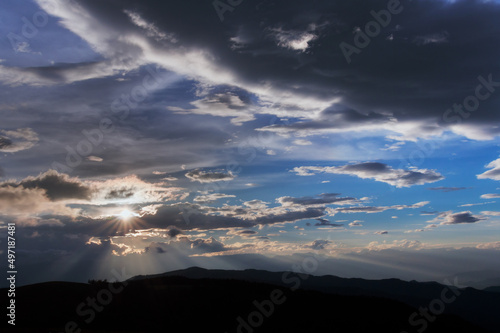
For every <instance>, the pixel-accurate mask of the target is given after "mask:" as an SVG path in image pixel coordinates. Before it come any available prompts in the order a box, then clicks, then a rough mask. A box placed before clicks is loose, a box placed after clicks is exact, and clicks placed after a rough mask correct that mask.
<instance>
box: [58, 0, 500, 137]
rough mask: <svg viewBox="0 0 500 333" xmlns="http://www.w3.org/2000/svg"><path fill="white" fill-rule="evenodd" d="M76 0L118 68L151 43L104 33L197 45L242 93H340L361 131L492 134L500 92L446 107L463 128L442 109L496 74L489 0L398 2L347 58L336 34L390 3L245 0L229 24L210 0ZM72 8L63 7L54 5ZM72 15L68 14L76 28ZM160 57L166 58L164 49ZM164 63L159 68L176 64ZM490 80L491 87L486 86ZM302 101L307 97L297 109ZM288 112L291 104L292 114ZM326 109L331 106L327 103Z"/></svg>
mask: <svg viewBox="0 0 500 333" xmlns="http://www.w3.org/2000/svg"><path fill="white" fill-rule="evenodd" d="M77 3H78V4H79V5H80V6H81V8H83V9H84V10H85V11H88V13H89V14H90V15H89V16H88V17H87V16H85V18H86V19H88V20H89V26H93V28H94V29H96V30H98V31H99V32H101V33H102V36H101V35H100V34H99V32H98V33H96V34H90V33H87V31H84V30H83V29H82V28H81V27H78V29H74V31H76V33H80V35H81V37H82V38H87V39H88V40H89V42H91V43H94V44H95V46H96V48H97V49H98V50H101V51H102V52H101V53H102V54H103V56H104V57H107V58H109V59H108V60H109V61H111V60H112V61H111V62H112V63H113V64H116V63H118V64H119V65H120V66H121V68H126V69H130V68H131V67H134V66H135V67H136V66H138V65H140V64H142V63H145V62H147V61H149V60H147V59H148V57H151V54H149V53H148V52H153V51H151V49H146V48H145V47H144V46H143V45H142V44H139V43H134V42H129V43H127V42H126V40H127V38H123V40H122V41H116V42H114V44H113V43H111V42H110V41H111V40H116V39H113V38H107V39H106V36H107V37H111V36H118V35H120V34H121V35H123V36H132V35H134V34H135V35H137V34H138V33H142V36H144V38H145V40H146V41H147V42H146V43H147V44H149V46H151V48H153V49H154V50H155V52H156V50H158V52H160V51H162V52H163V51H165V52H167V53H168V54H169V56H171V55H172V54H174V51H173V50H175V52H178V53H180V54H181V57H182V53H183V52H185V54H189V52H191V51H193V50H196V51H200V50H203V52H205V53H204V54H207V55H210V56H209V57H208V58H209V59H210V61H211V66H213V68H207V66H206V64H205V66H200V69H201V70H200V71H198V74H196V75H198V76H199V78H200V79H201V80H208V81H210V80H220V79H219V78H220V77H222V76H218V77H217V78H215V77H213V76H212V77H210V75H208V74H207V73H208V72H207V73H202V72H203V71H204V70H205V69H207V70H208V69H210V70H211V71H212V72H218V70H220V71H223V72H226V71H227V72H229V73H231V75H228V76H227V78H228V79H227V80H226V81H227V82H224V83H225V84H228V85H238V86H241V87H242V88H243V89H246V90H249V91H251V90H255V92H257V91H258V89H254V88H255V87H257V86H258V85H259V84H261V83H262V82H266V83H268V84H269V86H270V87H272V88H273V89H275V90H276V91H278V90H279V91H286V92H288V93H293V94H296V96H310V97H312V98H313V99H316V100H318V101H319V100H321V101H332V100H333V99H335V98H341V100H342V101H341V103H342V106H341V107H340V108H339V109H332V113H333V114H332V119H335V117H338V118H339V119H340V123H343V124H344V125H346V124H348V125H349V127H351V130H356V126H355V125H356V124H357V125H360V126H358V129H359V128H360V127H361V128H362V127H363V126H364V125H369V126H371V127H372V128H373V129H375V128H376V125H377V124H378V125H384V126H385V129H386V130H391V128H390V127H392V130H394V131H395V132H397V133H398V134H399V135H403V136H409V137H415V136H422V135H424V136H425V135H430V134H436V133H437V134H439V133H441V130H442V129H440V126H441V127H443V128H445V127H446V128H448V129H452V130H457V131H460V132H461V133H462V134H465V135H469V136H475V137H476V138H478V137H481V136H482V137H491V135H493V134H496V133H498V130H497V129H495V128H493V127H492V126H483V127H481V126H480V125H488V124H491V123H492V121H493V120H494V119H497V114H496V113H495V112H490V111H491V110H495V109H496V106H497V105H498V101H499V98H500V95H499V94H494V93H493V91H491V96H490V97H489V99H488V100H486V101H481V107H480V109H479V110H478V111H475V112H474V113H473V116H470V117H469V115H468V116H467V117H466V118H467V123H466V122H465V119H466V118H465V116H461V115H458V114H455V113H456V112H455V113H453V115H454V116H458V118H459V120H460V121H462V120H464V123H463V124H462V125H464V126H465V127H463V128H458V127H457V128H450V127H449V125H451V124H452V123H450V122H446V121H443V119H442V116H443V113H444V112H445V110H447V109H448V108H451V107H452V105H453V104H454V103H461V102H462V101H463V100H464V98H465V97H467V96H468V95H471V94H474V89H475V88H476V86H477V84H478V82H477V77H478V76H480V75H482V76H483V78H486V79H487V78H488V75H489V74H492V75H493V77H492V81H493V82H497V81H496V80H500V76H498V75H497V73H499V69H500V65H499V64H498V62H497V61H496V59H498V57H499V55H500V47H499V46H498V45H500V43H498V38H499V37H498V36H500V34H499V32H500V25H498V24H497V17H498V15H499V13H500V6H499V5H498V4H496V3H495V2H481V1H466V0H463V1H456V2H453V3H451V2H444V1H427V0H420V1H411V2H410V1H402V2H401V5H402V7H403V10H402V12H401V13H399V14H398V15H393V17H392V19H391V22H390V24H389V25H388V26H387V27H385V28H382V29H381V33H380V35H378V36H375V37H373V38H371V39H370V43H369V44H368V45H367V46H366V47H363V48H362V49H361V52H360V53H359V54H355V55H353V57H352V58H353V59H352V62H351V63H350V64H349V63H347V61H346V59H345V58H344V55H343V54H342V50H341V49H340V47H339V45H340V43H342V42H347V43H354V42H353V38H354V34H353V31H354V30H356V28H358V27H359V28H360V29H361V30H363V29H364V28H365V24H366V23H368V22H370V21H373V20H374V18H373V16H372V15H371V14H370V12H371V11H379V10H382V9H385V8H386V7H387V1H385V0H377V1H371V2H366V1H361V0H355V1H349V2H344V1H322V2H315V4H314V6H311V5H310V4H308V3H304V2H299V1H292V2H290V1H284V0H282V1H275V2H273V3H266V4H261V5H259V6H254V5H252V4H250V3H245V4H241V5H240V6H238V7H237V9H235V10H234V11H232V12H227V13H226V15H225V20H224V22H221V21H220V19H219V17H218V15H217V13H216V12H215V10H214V8H213V6H212V4H211V3H210V2H207V3H206V4H198V5H196V6H190V5H187V4H186V3H183V2H174V3H168V4H167V3H165V4H163V3H159V2H156V1H141V2H138V1H132V0H129V1H122V2H119V3H118V2H113V1H110V0H109V1H102V2H95V1H84V0H81V1H77ZM283 8H286V11H284V10H283ZM62 12H64V13H62ZM69 12H70V11H69V10H68V11H66V12H65V11H64V10H63V11H61V14H60V15H63V16H64V15H65V14H67V13H69ZM471 13H474V15H471ZM70 18H71V17H69V16H65V20H66V22H67V24H68V25H70V26H71V20H70ZM82 19H83V18H82ZM94 22H95V24H94V25H92V24H90V23H94ZM89 32H90V31H89ZM388 37H391V38H388ZM301 41H303V42H304V43H302V44H301ZM177 55H179V54H176V56H177ZM451 55H453V56H451ZM141 57H144V59H142V58H141ZM186 58H187V57H186ZM110 59H111V60H110ZM155 59H156V60H157V61H158V62H161V61H160V60H158V59H160V58H159V57H156V58H155ZM170 65H171V63H170ZM170 65H168V64H167V65H165V66H166V67H169V68H171V69H173V68H174V67H173V66H170ZM120 66H119V67H120ZM177 68H178V70H183V69H184V68H180V67H179V66H178V67H177ZM457 68H460V69H461V70H456V69H457ZM187 71H188V72H189V70H187ZM190 73H191V72H190ZM189 75H191V74H189ZM196 75H194V74H192V75H191V76H196ZM217 83H218V84H220V83H221V82H220V81H219V82H217ZM496 87H498V85H493V86H490V88H491V89H492V90H495V89H496ZM292 104H293V103H290V106H293V105H292ZM292 109H294V108H293V107H291V108H288V110H292ZM305 109H307V108H305V107H304V105H302V107H298V108H295V110H302V111H304V110H305ZM346 110H347V111H346ZM282 111H283V110H282ZM283 112H285V113H286V111H283ZM293 114H294V112H293V111H291V112H290V113H289V116H293ZM325 116H328V111H325V112H323V113H322V117H325ZM299 118H305V119H309V120H310V124H309V125H310V127H311V128H312V129H314V128H317V127H318V126H320V127H325V125H324V124H325V123H328V121H326V122H324V123H321V122H318V121H317V119H315V118H316V117H315V116H314V115H312V114H310V115H309V116H307V115H305V114H304V113H303V112H302V113H300V115H299ZM454 118H457V117H454ZM248 119H251V118H248ZM346 122H347V123H346ZM455 122H456V119H455V120H453V124H454V123H455ZM399 124H406V125H411V126H412V130H411V131H405V130H403V128H398V125H399ZM309 125H307V124H305V123H302V125H295V124H294V123H293V122H291V123H290V125H289V126H291V128H292V129H293V128H294V126H299V127H302V128H303V129H304V128H306V127H308V126H309ZM286 126H288V125H285V127H286ZM330 126H331V128H332V129H336V128H338V123H337V122H335V121H332V122H330ZM327 127H328V126H327ZM405 128H406V127H405ZM471 129H476V130H477V131H479V132H480V133H479V134H478V133H476V132H474V131H472V130H471ZM285 130H287V129H285Z"/></svg>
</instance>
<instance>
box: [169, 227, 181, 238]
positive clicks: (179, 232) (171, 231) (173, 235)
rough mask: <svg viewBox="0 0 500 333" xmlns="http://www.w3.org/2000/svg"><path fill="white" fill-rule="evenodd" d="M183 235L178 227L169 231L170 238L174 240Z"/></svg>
mask: <svg viewBox="0 0 500 333" xmlns="http://www.w3.org/2000/svg"><path fill="white" fill-rule="evenodd" d="M180 234H182V230H180V229H178V228H176V227H171V228H169V229H168V230H167V235H169V236H170V237H172V238H174V237H176V236H177V235H180Z"/></svg>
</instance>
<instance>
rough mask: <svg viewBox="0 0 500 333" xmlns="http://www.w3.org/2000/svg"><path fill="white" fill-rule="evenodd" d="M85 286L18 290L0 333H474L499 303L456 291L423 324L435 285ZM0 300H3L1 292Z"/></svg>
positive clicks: (260, 279) (206, 281)
mask: <svg viewBox="0 0 500 333" xmlns="http://www.w3.org/2000/svg"><path fill="white" fill-rule="evenodd" d="M90 282H91V283H89V284H82V283H70V282H49V283H41V284H35V285H29V286H24V287H20V288H18V289H17V290H16V326H15V327H13V326H11V325H8V324H7V323H6V320H4V322H3V323H2V324H1V326H2V329H1V331H2V332H21V333H31V332H37V333H42V332H54V333H56V332H57V333H59V332H75V333H77V332H78V333H87V332H93V333H94V332H95V333H96V332H109V333H113V332H123V333H125V332H128V333H138V332H158V331H173V332H178V331H183V332H198V331H204V332H221V333H224V332H227V333H231V332H237V333H254V332H255V333H259V332H325V331H329V332H368V331H380V332H387V333H391V332H397V333H401V332H407V333H413V332H418V331H419V330H420V329H424V327H425V329H424V331H425V332H426V333H432V332H441V333H442V332H464V333H465V332H468V333H469V332H474V333H476V332H478V333H481V332H498V327H500V325H499V320H498V319H497V318H496V317H495V315H498V309H499V308H498V307H499V304H500V302H499V301H500V294H499V293H494V292H487V291H479V290H475V289H472V288H465V289H455V290H454V291H455V292H457V293H459V295H458V296H457V297H456V299H455V300H454V301H453V302H451V303H449V304H446V308H445V309H444V311H443V313H442V314H439V315H435V316H434V315H432V312H431V313H429V312H428V311H427V315H428V317H426V316H425V315H421V313H422V312H421V309H420V308H429V306H430V304H431V303H432V302H433V300H436V299H439V298H440V297H442V296H441V294H442V291H443V290H447V291H448V294H447V297H451V296H452V295H454V292H453V290H452V289H449V287H446V286H444V285H440V284H438V283H434V282H433V283H419V282H405V281H401V280H397V279H388V280H379V281H373V280H363V279H344V278H339V277H335V276H321V277H319V276H311V275H305V274H302V275H299V274H297V273H292V272H268V271H259V270H243V271H231V270H229V271H227V270H205V269H202V268H197V267H193V268H189V269H186V270H180V271H173V272H167V273H164V274H158V275H151V276H136V277H133V278H131V279H129V280H127V281H123V282H116V283H108V282H106V281H90ZM297 284H298V285H297ZM446 288H448V289H446ZM0 294H1V295H2V297H4V298H7V289H2V290H0ZM4 302H5V301H4ZM415 302H416V303H418V304H413V303H415ZM434 303H435V304H437V303H436V302H434ZM4 304H5V303H4ZM435 304H434V305H435ZM488 307H489V309H488ZM464 311H469V312H468V313H466V314H465V315H464ZM482 311H483V312H482ZM410 318H413V319H412V320H410ZM426 318H429V319H426ZM422 332H423V331H422Z"/></svg>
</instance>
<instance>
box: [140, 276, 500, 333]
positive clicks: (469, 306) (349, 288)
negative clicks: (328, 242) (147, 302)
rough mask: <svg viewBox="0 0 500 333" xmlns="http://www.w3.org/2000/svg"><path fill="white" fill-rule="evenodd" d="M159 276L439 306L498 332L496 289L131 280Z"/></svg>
mask: <svg viewBox="0 0 500 333" xmlns="http://www.w3.org/2000/svg"><path fill="white" fill-rule="evenodd" d="M159 276H183V277H188V278H194V279H196V278H211V279H222V278H224V279H236V280H243V281H250V282H259V283H269V284H274V285H278V286H282V287H285V288H293V287H296V286H298V287H299V288H300V289H304V290H314V291H320V292H324V293H329V294H335V295H345V296H372V297H382V298H389V299H392V300H396V301H399V302H402V303H405V304H407V305H410V306H412V307H414V308H417V309H420V308H428V307H430V306H432V307H434V308H435V309H436V310H440V308H439V307H440V305H444V307H443V313H444V314H452V315H457V316H458V317H461V318H463V319H465V320H467V321H469V322H471V323H473V324H476V325H478V326H481V327H483V328H487V329H489V330H490V331H492V332H500V293H498V292H495V291H498V289H497V288H498V287H491V288H488V289H486V290H477V289H474V288H460V281H458V280H455V279H451V278H450V281H449V283H450V284H456V285H457V287H458V288H457V287H454V286H453V285H452V286H445V285H442V284H440V283H437V282H417V281H410V282H408V281H402V280H399V279H384V280H365V279H360V278H341V277H337V276H332V275H325V276H313V275H307V274H292V273H291V272H269V271H262V270H255V269H247V270H241V271H237V270H217V269H211V270H207V269H203V268H199V267H191V268H188V269H184V270H178V271H172V272H167V273H163V274H158V275H150V276H147V277H144V276H136V277H134V278H132V279H131V280H140V279H142V278H152V277H159ZM447 300H448V302H447ZM438 312H439V311H438ZM416 320H418V319H416ZM415 327H416V328H420V327H421V326H420V325H416V326H415Z"/></svg>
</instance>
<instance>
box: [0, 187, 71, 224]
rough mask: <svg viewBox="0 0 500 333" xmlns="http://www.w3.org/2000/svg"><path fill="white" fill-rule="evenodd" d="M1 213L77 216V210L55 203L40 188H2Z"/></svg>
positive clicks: (0, 190) (0, 197)
mask: <svg viewBox="0 0 500 333" xmlns="http://www.w3.org/2000/svg"><path fill="white" fill-rule="evenodd" d="M0 212H1V214H5V215H13V216H15V215H30V214H35V215H36V214H44V213H45V214H58V215H76V214H77V213H78V210H77V209H71V208H68V207H66V205H64V204H62V203H57V202H53V201H52V200H50V199H49V198H48V197H47V194H46V191H45V190H44V189H40V188H24V187H22V186H20V187H13V186H8V185H7V186H2V187H0Z"/></svg>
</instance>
